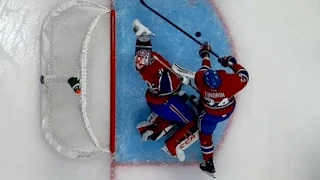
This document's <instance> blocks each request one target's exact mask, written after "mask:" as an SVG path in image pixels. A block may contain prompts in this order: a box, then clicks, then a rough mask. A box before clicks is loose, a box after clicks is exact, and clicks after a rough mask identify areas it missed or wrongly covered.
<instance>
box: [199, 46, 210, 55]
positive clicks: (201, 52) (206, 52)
mask: <svg viewBox="0 0 320 180" xmlns="http://www.w3.org/2000/svg"><path fill="white" fill-rule="evenodd" d="M210 51H211V46H210V44H209V43H208V42H205V43H204V44H203V45H202V46H201V47H200V50H199V56H200V57H201V58H204V57H210Z"/></svg>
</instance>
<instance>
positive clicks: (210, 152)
mask: <svg viewBox="0 0 320 180" xmlns="http://www.w3.org/2000/svg"><path fill="white" fill-rule="evenodd" d="M212 153H213V150H212V151H209V152H203V151H202V154H212Z"/></svg>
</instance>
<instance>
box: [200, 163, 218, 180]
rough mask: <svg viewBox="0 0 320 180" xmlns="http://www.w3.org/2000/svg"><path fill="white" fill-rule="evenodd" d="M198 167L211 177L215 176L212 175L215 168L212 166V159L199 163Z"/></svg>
mask: <svg viewBox="0 0 320 180" xmlns="http://www.w3.org/2000/svg"><path fill="white" fill-rule="evenodd" d="M200 169H201V170H202V171H203V172H204V173H206V174H208V175H209V176H211V177H213V178H216V177H215V176H214V173H215V172H216V169H215V168H214V164H213V160H208V161H205V162H203V163H201V164H200Z"/></svg>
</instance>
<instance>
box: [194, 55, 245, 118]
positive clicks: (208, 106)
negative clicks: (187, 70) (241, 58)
mask: <svg viewBox="0 0 320 180" xmlns="http://www.w3.org/2000/svg"><path fill="white" fill-rule="evenodd" d="M210 68H211V63H210V59H209V58H208V57H205V58H204V59H203V60H202V67H201V68H200V69H199V71H197V73H196V75H195V84H196V86H197V88H198V90H199V93H200V100H201V103H202V104H203V106H204V108H205V111H206V112H207V113H208V114H210V115H213V116H223V115H226V114H229V113H231V112H232V111H233V109H234V108H235V102H236V100H235V98H234V95H235V94H236V93H238V92H239V91H240V90H242V89H243V88H244V87H245V86H246V85H247V83H248V80H249V75H248V72H247V70H246V69H245V68H243V67H242V66H241V65H239V64H234V65H233V66H232V67H231V69H232V70H233V71H234V73H235V74H228V73H227V72H226V71H224V70H217V73H218V75H219V76H220V79H221V84H220V86H219V87H218V88H216V89H212V88H210V87H209V86H208V85H207V84H206V82H205V78H204V73H205V72H206V70H208V69H210Z"/></svg>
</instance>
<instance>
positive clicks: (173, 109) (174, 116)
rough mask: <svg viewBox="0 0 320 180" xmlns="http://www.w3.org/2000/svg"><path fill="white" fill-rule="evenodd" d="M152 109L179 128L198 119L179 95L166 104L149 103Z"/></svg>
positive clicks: (172, 97)
mask: <svg viewBox="0 0 320 180" xmlns="http://www.w3.org/2000/svg"><path fill="white" fill-rule="evenodd" d="M148 106H149V107H150V109H151V110H152V111H153V112H155V113H156V114H157V115H158V116H160V117H162V118H163V119H165V120H167V121H169V122H170V123H172V124H176V125H178V126H184V125H186V124H188V123H189V122H191V121H194V120H195V119H196V113H195V112H194V111H193V110H192V109H191V107H190V106H189V105H188V104H187V103H186V101H185V99H184V98H183V97H182V96H179V95H173V96H171V97H170V98H169V100H168V101H167V102H165V103H164V104H159V105H158V104H151V103H148Z"/></svg>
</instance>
